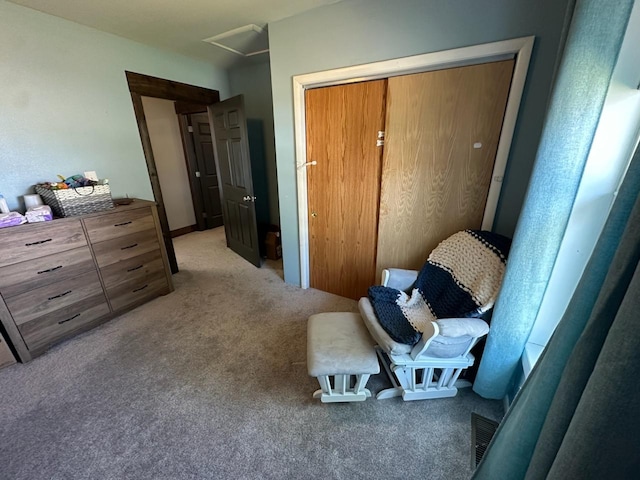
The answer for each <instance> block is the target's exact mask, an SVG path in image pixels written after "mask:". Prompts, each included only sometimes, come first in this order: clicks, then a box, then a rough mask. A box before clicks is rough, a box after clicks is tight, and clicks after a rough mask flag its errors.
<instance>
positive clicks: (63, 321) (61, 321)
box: [58, 313, 81, 325]
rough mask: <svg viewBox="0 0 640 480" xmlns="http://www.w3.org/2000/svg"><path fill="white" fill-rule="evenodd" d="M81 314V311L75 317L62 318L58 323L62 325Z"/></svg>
mask: <svg viewBox="0 0 640 480" xmlns="http://www.w3.org/2000/svg"><path fill="white" fill-rule="evenodd" d="M80 315H81V314H80V313H76V314H75V315H74V316H73V317H71V318H67V319H66V320H60V321H59V322H58V325H62V324H63V323H67V322H70V321H71V320H73V319H74V318H78V317H79V316H80Z"/></svg>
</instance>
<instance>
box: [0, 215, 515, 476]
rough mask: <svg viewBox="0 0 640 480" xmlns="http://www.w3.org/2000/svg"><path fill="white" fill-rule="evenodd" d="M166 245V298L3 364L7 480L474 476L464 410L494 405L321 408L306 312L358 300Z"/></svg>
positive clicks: (191, 243)
mask: <svg viewBox="0 0 640 480" xmlns="http://www.w3.org/2000/svg"><path fill="white" fill-rule="evenodd" d="M174 243H175V249H176V253H177V257H178V263H179V265H180V269H181V271H180V273H178V274H176V275H174V283H175V287H176V290H175V292H173V293H171V294H170V295H167V296H165V297H161V298H158V299H156V300H153V301H152V302H150V303H148V304H145V305H143V306H142V307H139V308H137V309H136V310H134V311H131V312H129V313H127V314H125V315H122V316H120V317H118V318H117V319H114V320H112V321H110V322H108V323H106V324H104V325H102V326H100V327H98V328H96V329H94V330H92V331H90V332H87V333H85V334H82V335H80V336H78V337H75V338H73V339H71V340H68V341H66V342H63V343H61V344H59V345H57V346H55V347H53V348H52V349H50V350H49V351H48V352H47V353H46V354H45V355H43V356H41V357H38V358H36V359H35V360H33V361H32V362H30V363H28V364H24V365H22V364H18V365H14V366H12V367H9V368H6V369H4V370H0V477H1V478H2V479H7V480H8V479H16V480H17V479H29V480H32V479H45V478H46V479H92V480H96V479H125V478H130V479H200V478H202V479H207V478H211V479H258V478H260V479H289V478H292V479H293V478H331V479H359V478H371V477H374V478H385V479H411V478H428V479H431V480H437V479H448V480H455V479H466V478H469V477H470V475H471V473H472V470H471V467H470V463H471V460H470V459H471V440H470V438H471V424H470V421H471V412H476V413H478V414H480V415H483V416H486V417H489V418H492V419H496V420H497V419H499V418H500V416H501V415H502V413H503V412H502V405H501V403H500V402H498V401H490V400H484V399H482V398H480V397H479V396H477V395H475V394H474V393H473V392H472V391H471V390H470V389H463V390H461V391H460V392H459V394H458V396H457V397H455V398H451V399H438V400H426V401H415V402H403V401H402V400H401V399H398V398H394V399H390V400H383V401H377V400H375V398H374V399H368V400H367V401H366V402H361V403H352V404H321V403H320V402H319V400H313V399H312V398H311V394H312V393H313V391H314V390H316V389H317V388H319V387H318V384H317V381H316V380H315V379H314V378H310V377H309V376H308V375H307V370H306V319H307V317H308V316H309V315H311V314H313V313H319V312H325V311H357V305H356V302H354V301H352V300H348V299H344V298H341V297H338V296H335V295H331V294H328V293H325V292H320V291H317V290H313V289H310V290H301V289H300V288H297V287H293V286H291V285H287V284H285V283H284V282H283V281H282V271H281V269H280V264H279V263H278V262H271V261H267V263H266V265H265V266H264V267H263V268H261V269H257V268H255V267H253V266H252V265H250V264H249V263H247V262H246V261H244V260H243V259H241V258H240V257H238V256H237V255H235V254H234V253H233V252H231V251H230V250H228V249H227V248H226V243H225V239H224V231H223V229H222V228H219V229H215V230H210V231H206V232H194V233H190V234H188V235H184V236H182V237H178V238H176V239H174ZM385 386H386V380H385V379H384V378H383V377H382V375H379V376H376V377H374V378H372V380H371V381H370V383H369V388H370V389H371V390H372V391H373V392H374V394H375V392H376V391H378V390H380V389H381V388H384V387H385Z"/></svg>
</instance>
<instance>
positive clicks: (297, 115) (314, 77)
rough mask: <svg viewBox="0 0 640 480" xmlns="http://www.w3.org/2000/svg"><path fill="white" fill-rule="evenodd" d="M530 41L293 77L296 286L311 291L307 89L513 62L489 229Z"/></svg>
mask: <svg viewBox="0 0 640 480" xmlns="http://www.w3.org/2000/svg"><path fill="white" fill-rule="evenodd" d="M534 38H535V37H534V36H529V37H521V38H514V39H511V40H504V41H501V42H493V43H485V44H481V45H474V46H471V47H463V48H456V49H453V50H445V51H442V52H434V53H426V54H422V55H414V56H411V57H404V58H396V59H392V60H385V61H381V62H374V63H368V64H364V65H355V66H351V67H344V68H337V69H333V70H325V71H323V72H315V73H308V74H304V75H296V76H294V77H293V110H294V137H295V151H296V160H295V163H296V185H297V190H298V236H299V248H300V285H301V287H302V288H309V218H308V212H307V167H306V166H305V163H306V161H307V160H306V158H307V139H306V121H305V100H304V92H305V90H307V89H310V88H319V87H328V86H332V85H344V84H347V83H355V82H363V81H366V80H376V79H379V78H387V77H394V76H398V75H407V74H411V73H421V72H428V71H433V70H443V69H446V68H453V67H463V66H467V65H477V64H480V63H488V62H495V61H499V60H505V59H508V58H514V57H515V60H516V62H515V68H514V71H513V79H512V82H511V89H510V90H509V97H508V99H507V108H506V110H505V114H504V121H503V124H502V132H501V133H500V140H499V142H498V150H497V153H496V160H495V164H494V168H493V175H492V178H491V185H490V187H489V194H488V196H487V203H486V206H485V211H484V216H483V219H482V228H483V229H487V230H489V229H491V228H492V226H493V220H494V217H495V212H496V208H497V206H498V199H499V198H500V190H501V188H502V179H503V177H504V171H505V168H506V166H507V159H508V158H509V149H510V148H511V140H512V138H513V131H514V129H515V125H516V119H517V117H518V110H519V108H520V101H521V99H522V92H523V90H524V83H525V79H526V78H527V70H528V69H529V60H530V59H531V51H532V49H533V43H534ZM311 168H313V167H311Z"/></svg>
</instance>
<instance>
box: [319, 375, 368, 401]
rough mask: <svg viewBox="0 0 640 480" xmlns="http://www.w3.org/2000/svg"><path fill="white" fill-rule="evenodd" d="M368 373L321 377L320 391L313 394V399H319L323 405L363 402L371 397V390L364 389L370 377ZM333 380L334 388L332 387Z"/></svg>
mask: <svg viewBox="0 0 640 480" xmlns="http://www.w3.org/2000/svg"><path fill="white" fill-rule="evenodd" d="M370 376H371V375H370V374H368V373H363V374H358V375H356V374H354V375H319V376H318V377H317V378H318V383H320V390H316V391H315V392H314V393H313V398H319V399H320V401H321V402H322V403H335V402H363V401H365V400H366V399H367V398H369V397H370V396H371V392H370V391H369V389H367V388H364V387H365V385H366V384H367V382H368V381H369V377H370ZM331 377H334V378H333V386H332V385H331Z"/></svg>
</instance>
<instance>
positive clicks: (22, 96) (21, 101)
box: [0, 0, 229, 209]
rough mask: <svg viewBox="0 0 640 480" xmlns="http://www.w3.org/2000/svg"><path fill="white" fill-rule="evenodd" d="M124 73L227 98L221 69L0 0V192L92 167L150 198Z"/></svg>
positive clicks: (14, 194) (12, 200) (117, 185)
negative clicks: (205, 89)
mask: <svg viewBox="0 0 640 480" xmlns="http://www.w3.org/2000/svg"><path fill="white" fill-rule="evenodd" d="M125 70H129V71H133V72H138V73H143V74H147V75H153V76H157V77H161V78H166V79H169V80H175V81H180V82H184V83H190V84H193V85H198V86H202V87H208V88H213V89H216V90H219V91H220V95H221V97H222V98H225V97H227V96H228V95H229V88H228V79H227V74H226V72H225V71H223V70H220V69H217V68H215V67H214V66H212V65H210V64H207V63H206V62H201V61H197V60H193V59H190V58H187V57H184V56H181V55H177V54H173V53H167V52H163V51H160V50H157V49H155V48H151V47H148V46H146V45H142V44H139V43H136V42H133V41H130V40H125V39H123V38H120V37H116V36H114V35H110V34H107V33H103V32H100V31H98V30H94V29H92V28H88V27H84V26H81V25H79V24H76V23H73V22H69V21H66V20H63V19H60V18H57V17H53V16H50V15H46V14H43V13H40V12H36V11H35V10H31V9H28V8H24V7H21V6H17V5H14V4H12V3H8V2H6V1H4V0H0V193H1V194H3V195H4V196H5V198H6V199H7V201H8V203H9V206H10V207H11V208H13V209H15V208H17V207H18V205H19V197H20V196H21V195H23V194H25V193H29V192H30V191H31V186H32V185H33V184H35V183H37V182H39V181H46V180H54V179H55V178H56V174H62V175H64V176H69V175H73V174H77V173H82V172H83V171H86V170H95V171H96V172H97V173H98V175H99V176H101V177H107V178H109V179H110V181H111V189H112V193H113V195H114V196H122V195H125V194H129V195H130V196H138V197H142V198H146V199H153V194H152V191H151V184H150V182H149V176H148V172H147V168H146V164H145V161H144V155H143V153H142V146H141V143H140V137H139V134H138V129H137V126H136V122H135V117H134V114H133V107H132V104H131V97H130V94H129V90H128V87H127V82H126V78H125V74H124V72H125Z"/></svg>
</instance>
